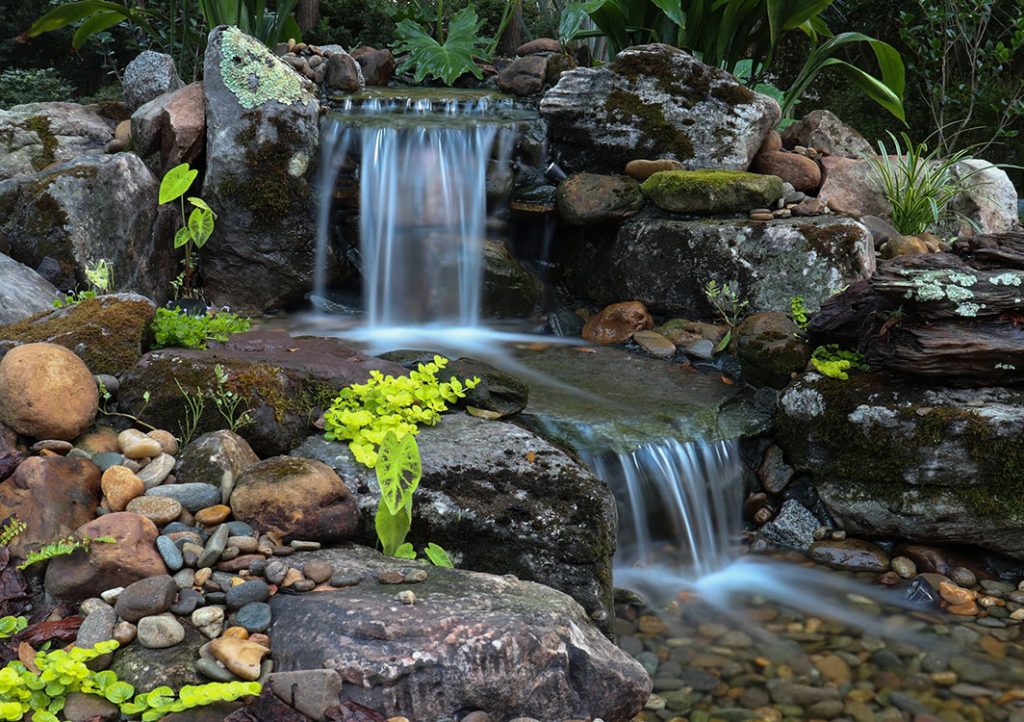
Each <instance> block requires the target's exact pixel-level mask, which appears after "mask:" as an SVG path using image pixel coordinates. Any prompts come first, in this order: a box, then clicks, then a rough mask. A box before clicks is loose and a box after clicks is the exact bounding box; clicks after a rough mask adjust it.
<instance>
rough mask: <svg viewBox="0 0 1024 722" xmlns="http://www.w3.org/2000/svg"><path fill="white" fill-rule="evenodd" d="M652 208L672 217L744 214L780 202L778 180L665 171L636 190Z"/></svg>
mask: <svg viewBox="0 0 1024 722" xmlns="http://www.w3.org/2000/svg"><path fill="white" fill-rule="evenodd" d="M640 188H641V190H642V191H643V193H644V196H646V197H647V199H648V200H650V201H651V202H652V203H654V205H656V206H658V208H661V209H662V210H666V211H670V212H672V213H698V214H715V213H745V212H747V211H749V210H751V209H752V208H767V207H770V206H771V205H772V204H774V203H775V202H776V201H777V200H779V199H780V198H782V194H783V192H784V191H783V188H782V180H781V179H780V178H778V177H776V176H774V175H758V174H756V173H744V172H740V171H729V170H666V171H661V172H659V173H655V174H654V175H652V176H651V177H650V178H648V179H647V180H645V181H644V183H643V185H642V186H640Z"/></svg>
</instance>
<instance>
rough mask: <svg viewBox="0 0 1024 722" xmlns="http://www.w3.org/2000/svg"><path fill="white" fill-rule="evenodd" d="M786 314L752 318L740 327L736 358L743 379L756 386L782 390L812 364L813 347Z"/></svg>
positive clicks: (763, 315)
mask: <svg viewBox="0 0 1024 722" xmlns="http://www.w3.org/2000/svg"><path fill="white" fill-rule="evenodd" d="M799 331H800V329H798V328H797V327H796V324H795V323H793V322H792V321H791V320H790V319H789V317H788V316H787V315H786V314H784V313H778V312H771V311H765V312H762V313H755V314H751V315H750V316H748V317H747V318H745V319H743V322H742V323H740V325H739V326H737V327H736V333H735V338H736V355H737V357H739V360H740V365H741V367H742V369H743V378H744V380H745V381H747V383H750V384H753V385H754V386H770V387H771V388H774V389H781V388H783V387H784V386H786V384H788V383H789V380H790V376H791V375H792V374H793V373H798V372H800V371H803V370H804V369H805V368H806V367H807V363H808V362H809V361H810V360H811V347H810V346H809V345H808V343H807V342H806V341H804V340H803V339H801V338H800V336H799Z"/></svg>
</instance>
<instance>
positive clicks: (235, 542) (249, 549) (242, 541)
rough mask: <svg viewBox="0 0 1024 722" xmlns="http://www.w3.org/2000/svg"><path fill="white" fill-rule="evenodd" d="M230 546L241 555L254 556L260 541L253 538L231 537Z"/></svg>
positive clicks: (229, 538) (229, 539)
mask: <svg viewBox="0 0 1024 722" xmlns="http://www.w3.org/2000/svg"><path fill="white" fill-rule="evenodd" d="M228 546H232V547H235V548H236V549H237V550H238V551H239V553H241V554H254V553H255V552H256V549H257V548H258V547H259V541H258V540H257V539H256V538H255V537H251V536H229V537H228Z"/></svg>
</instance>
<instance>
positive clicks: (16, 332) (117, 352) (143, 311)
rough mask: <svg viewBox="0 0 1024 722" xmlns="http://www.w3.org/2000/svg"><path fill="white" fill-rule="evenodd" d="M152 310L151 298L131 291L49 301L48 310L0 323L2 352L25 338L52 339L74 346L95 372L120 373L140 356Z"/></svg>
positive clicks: (32, 341)
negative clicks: (62, 303) (60, 304)
mask: <svg viewBox="0 0 1024 722" xmlns="http://www.w3.org/2000/svg"><path fill="white" fill-rule="evenodd" d="M2 293H3V292H2V291H0V294H2ZM155 310H156V306H155V305H154V303H153V302H152V301H150V300H149V299H148V298H146V297H144V296H139V295H136V294H133V293H117V294H110V295H105V296H97V297H96V298H88V299H85V300H84V301H81V302H80V303H76V304H74V305H72V306H67V307H65V308H61V309H57V310H53V309H52V307H51V310H50V313H48V314H45V315H42V316H39V317H37V318H32V319H26V320H24V321H22V322H20V323H15V324H11V325H9V326H0V355H2V354H3V353H5V352H6V351H7V350H8V349H11V348H14V347H16V346H21V345H23V344H26V343H39V342H45V343H55V344H57V345H59V346H64V347H65V348H67V349H69V350H71V351H74V352H75V354H76V355H78V356H79V358H81V359H82V360H83V361H84V362H85V364H86V366H88V367H89V370H90V371H92V372H93V373H94V374H111V375H114V376H118V375H120V374H122V373H123V372H125V371H127V370H128V369H130V368H131V367H132V366H134V365H135V362H136V361H138V360H139V357H141V356H142V351H143V347H144V346H145V342H146V339H147V338H148V336H149V333H150V331H149V325H150V322H151V321H152V320H153V313H154V311H155Z"/></svg>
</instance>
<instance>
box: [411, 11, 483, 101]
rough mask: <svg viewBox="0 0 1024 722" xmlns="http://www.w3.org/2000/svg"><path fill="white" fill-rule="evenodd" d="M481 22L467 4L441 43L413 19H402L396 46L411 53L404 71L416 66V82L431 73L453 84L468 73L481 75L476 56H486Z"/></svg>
mask: <svg viewBox="0 0 1024 722" xmlns="http://www.w3.org/2000/svg"><path fill="white" fill-rule="evenodd" d="M481 26H482V22H481V21H480V20H479V19H477V16H476V11H475V10H473V8H472V7H465V8H463V9H462V10H459V12H457V13H455V15H454V16H453V17H452V19H451V23H450V24H449V25H448V34H447V37H446V38H445V41H444V43H443V44H441V43H439V42H437V40H435V39H434V38H433V37H431V36H430V35H429V34H428V33H427V32H426V31H425V30H424V29H423V28H422V27H420V25H419V24H418V23H416V22H414V21H413V20H409V19H406V20H403V21H401V22H400V23H398V26H397V28H396V29H397V32H398V38H399V39H398V42H397V43H396V45H395V49H396V50H397V51H398V52H405V53H409V57H408V58H407V59H406V61H405V62H404V63H403V64H402V67H401V68H400V70H402V71H403V72H404V71H405V70H408V69H409V68H410V67H413V68H415V78H416V81H417V82H420V81H422V80H423V79H424V78H426V77H427V76H428V75H429V76H431V77H433V78H437V79H439V80H441V81H443V82H444V83H445V84H446V85H452V84H453V83H454V82H455V80H456V79H457V78H458V77H459V76H461V75H464V74H466V73H472V74H473V75H474V76H476V77H477V78H482V77H483V71H482V70H481V69H480V66H479V65H477V60H481V61H482V60H486V59H487V58H486V56H485V54H484V46H485V45H486V42H485V41H484V40H483V39H482V38H481V37H480V36H479V35H478V32H479V30H480V27H481Z"/></svg>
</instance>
